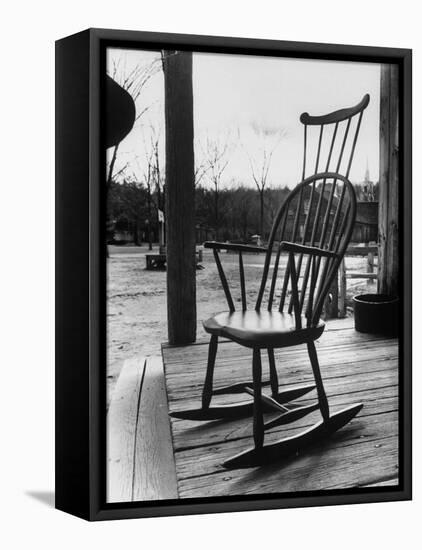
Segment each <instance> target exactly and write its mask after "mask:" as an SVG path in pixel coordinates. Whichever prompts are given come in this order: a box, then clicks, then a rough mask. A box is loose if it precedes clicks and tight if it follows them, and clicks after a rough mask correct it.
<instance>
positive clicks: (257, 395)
mask: <svg viewBox="0 0 422 550" xmlns="http://www.w3.org/2000/svg"><path fill="white" fill-rule="evenodd" d="M252 375H253V391H254V404H253V437H254V442H255V449H261V448H262V446H263V444H264V417H263V411H262V400H261V390H262V364H261V350H260V349H259V348H254V350H253V361H252Z"/></svg>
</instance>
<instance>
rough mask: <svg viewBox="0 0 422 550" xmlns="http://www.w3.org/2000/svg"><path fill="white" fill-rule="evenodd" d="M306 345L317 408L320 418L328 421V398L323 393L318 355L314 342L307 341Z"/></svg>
mask: <svg viewBox="0 0 422 550" xmlns="http://www.w3.org/2000/svg"><path fill="white" fill-rule="evenodd" d="M307 346H308V354H309V359H310V360H311V365H312V370H313V373H314V378H315V384H316V388H317V394H318V401H319V408H320V410H321V414H322V418H323V419H324V421H325V422H328V420H329V418H330V409H329V406H328V399H327V395H326V393H325V389H324V384H323V383H322V378H321V371H320V368H319V363H318V355H317V351H316V348H315V343H314V342H313V341H312V342H308V344H307Z"/></svg>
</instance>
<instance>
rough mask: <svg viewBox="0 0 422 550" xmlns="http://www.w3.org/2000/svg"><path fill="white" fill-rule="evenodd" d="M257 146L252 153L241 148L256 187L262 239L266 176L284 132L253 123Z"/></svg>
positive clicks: (252, 127)
mask: <svg viewBox="0 0 422 550" xmlns="http://www.w3.org/2000/svg"><path fill="white" fill-rule="evenodd" d="M251 130H252V132H253V135H254V138H255V141H256V144H257V146H256V147H255V148H254V150H253V152H252V150H251V148H250V149H249V150H247V149H246V147H244V146H243V149H244V151H245V153H246V156H247V157H248V160H249V166H250V169H251V175H252V180H253V182H254V183H255V185H256V188H257V189H258V193H259V201H260V223H259V227H260V235H261V237H262V238H264V196H265V195H264V193H265V188H266V186H267V183H268V174H269V171H270V167H271V161H272V158H273V154H274V151H275V150H276V149H277V147H278V145H279V143H280V141H281V139H282V138H283V137H284V135H285V132H284V130H282V129H279V128H275V127H271V126H265V125H260V124H257V123H255V122H253V123H252V124H251Z"/></svg>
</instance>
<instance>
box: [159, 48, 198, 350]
mask: <svg viewBox="0 0 422 550" xmlns="http://www.w3.org/2000/svg"><path fill="white" fill-rule="evenodd" d="M163 66H164V87H165V125H166V222H167V318H168V338H169V343H170V344H187V343H189V342H193V341H195V338H196V281H195V277H196V273H195V186H194V149H193V89H192V53H190V52H181V51H174V50H172V51H165V52H164V55H163Z"/></svg>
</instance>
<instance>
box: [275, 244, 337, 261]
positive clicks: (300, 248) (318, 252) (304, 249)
mask: <svg viewBox="0 0 422 550" xmlns="http://www.w3.org/2000/svg"><path fill="white" fill-rule="evenodd" d="M280 247H281V250H284V251H286V252H298V253H299V254H311V255H313V256H323V257H326V258H335V257H337V254H336V253H335V252H331V250H323V249H322V248H318V247H316V246H306V245H304V244H296V243H288V242H282V243H281V244H280Z"/></svg>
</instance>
